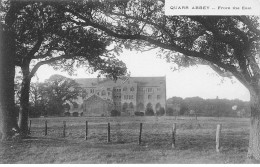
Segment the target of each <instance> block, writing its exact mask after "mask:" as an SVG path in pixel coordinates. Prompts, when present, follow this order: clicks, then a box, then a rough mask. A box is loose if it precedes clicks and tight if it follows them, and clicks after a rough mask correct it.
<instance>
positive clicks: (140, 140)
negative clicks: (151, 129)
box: [139, 123, 143, 145]
mask: <svg viewBox="0 0 260 167" xmlns="http://www.w3.org/2000/svg"><path fill="white" fill-rule="evenodd" d="M142 128H143V123H140V133H139V145H141V142H142Z"/></svg>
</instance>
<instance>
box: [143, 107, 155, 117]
mask: <svg viewBox="0 0 260 167" xmlns="http://www.w3.org/2000/svg"><path fill="white" fill-rule="evenodd" d="M145 115H147V116H154V112H153V109H151V108H147V109H146V110H145Z"/></svg>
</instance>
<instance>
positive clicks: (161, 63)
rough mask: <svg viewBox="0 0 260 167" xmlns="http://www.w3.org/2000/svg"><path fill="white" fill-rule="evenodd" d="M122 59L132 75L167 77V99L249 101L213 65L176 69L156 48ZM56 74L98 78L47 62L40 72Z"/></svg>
mask: <svg viewBox="0 0 260 167" xmlns="http://www.w3.org/2000/svg"><path fill="white" fill-rule="evenodd" d="M119 59H121V60H122V61H124V62H125V64H126V66H127V68H128V71H130V72H131V76H133V77H138V76H149V77H151V76H166V87H167V92H166V94H167V98H170V97H173V96H178V97H182V98H186V97H195V96H199V97H201V98H204V99H215V98H217V97H218V98H221V99H222V98H225V99H240V100H244V101H249V99H250V96H249V92H248V90H247V89H246V88H245V87H244V86H243V85H242V84H241V83H240V82H239V81H237V80H236V79H232V80H231V79H228V78H224V79H223V78H222V77H220V76H218V75H217V73H215V72H214V71H213V70H212V69H211V68H209V67H208V66H205V65H198V66H193V67H189V68H185V69H182V70H180V71H172V70H171V66H172V65H171V64H170V63H167V62H166V61H165V60H164V59H160V58H158V57H157V56H156V52H155V51H153V50H152V51H147V52H136V51H124V52H123V53H121V55H120V57H119ZM53 74H61V75H64V76H66V77H71V78H93V77H94V78H95V77H97V73H94V74H88V73H86V72H85V70H84V69H78V70H77V72H76V76H69V75H68V74H67V73H66V72H61V71H55V70H53V69H52V67H50V66H48V65H44V66H42V67H40V68H39V70H38V71H37V73H36V75H37V77H38V78H39V81H41V82H42V81H44V80H45V79H47V78H49V77H50V76H51V75H53Z"/></svg>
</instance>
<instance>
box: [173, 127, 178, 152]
mask: <svg viewBox="0 0 260 167" xmlns="http://www.w3.org/2000/svg"><path fill="white" fill-rule="evenodd" d="M176 128H177V126H176V123H174V124H173V125H172V148H175V146H176V145H175V141H176Z"/></svg>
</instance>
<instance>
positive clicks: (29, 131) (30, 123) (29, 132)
mask: <svg viewBox="0 0 260 167" xmlns="http://www.w3.org/2000/svg"><path fill="white" fill-rule="evenodd" d="M31 125H32V120H29V128H28V134H31Z"/></svg>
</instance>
